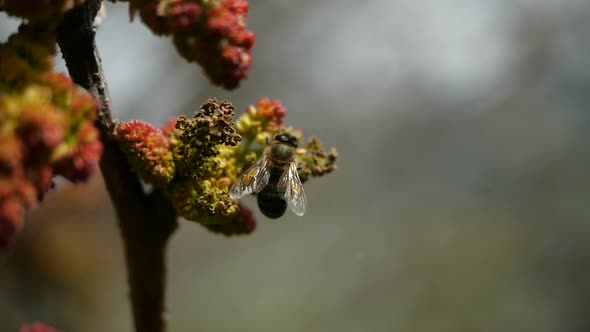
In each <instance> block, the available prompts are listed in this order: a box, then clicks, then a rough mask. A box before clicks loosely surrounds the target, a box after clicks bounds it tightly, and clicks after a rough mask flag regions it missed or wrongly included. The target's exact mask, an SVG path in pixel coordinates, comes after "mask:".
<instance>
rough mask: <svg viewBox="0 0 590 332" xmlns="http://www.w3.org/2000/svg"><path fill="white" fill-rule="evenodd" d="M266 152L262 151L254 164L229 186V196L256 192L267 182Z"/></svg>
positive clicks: (268, 175) (267, 163)
mask: <svg viewBox="0 0 590 332" xmlns="http://www.w3.org/2000/svg"><path fill="white" fill-rule="evenodd" d="M268 165H269V162H268V154H267V153H263V154H262V157H260V159H258V160H257V161H256V162H255V163H254V165H252V166H250V168H248V169H247V170H246V171H245V172H244V173H242V175H240V177H239V178H238V180H237V181H236V182H235V183H234V184H232V186H231V187H230V188H229V197H231V198H233V199H238V198H240V197H242V196H245V195H248V194H252V193H257V192H259V191H261V190H262V189H264V187H266V185H267V184H268V179H269V178H270V172H269V171H268Z"/></svg>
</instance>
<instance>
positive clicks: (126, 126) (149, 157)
mask: <svg viewBox="0 0 590 332" xmlns="http://www.w3.org/2000/svg"><path fill="white" fill-rule="evenodd" d="M116 131H117V138H118V140H119V142H120V143H121V149H122V150H123V152H125V154H126V155H127V158H128V160H129V162H130V163H131V166H132V167H133V169H134V170H135V171H136V172H137V173H138V174H139V175H140V177H141V178H142V179H143V180H144V181H146V182H148V183H153V184H157V185H164V184H166V183H168V182H170V180H172V177H173V176H174V172H175V166H174V161H173V158H172V151H171V150H170V140H169V138H168V137H167V136H166V135H164V133H163V132H162V130H160V129H159V128H155V127H153V126H152V125H150V124H149V123H146V122H143V121H138V120H134V121H129V122H123V123H121V124H119V125H118V126H117V129H116Z"/></svg>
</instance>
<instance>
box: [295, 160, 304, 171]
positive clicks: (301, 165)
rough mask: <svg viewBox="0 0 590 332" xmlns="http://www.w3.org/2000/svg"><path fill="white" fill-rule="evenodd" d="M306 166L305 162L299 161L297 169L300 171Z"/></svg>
mask: <svg viewBox="0 0 590 332" xmlns="http://www.w3.org/2000/svg"><path fill="white" fill-rule="evenodd" d="M304 167H305V163H304V162H302V161H298V162H297V170H298V171H300V170H302V169H303V168H304Z"/></svg>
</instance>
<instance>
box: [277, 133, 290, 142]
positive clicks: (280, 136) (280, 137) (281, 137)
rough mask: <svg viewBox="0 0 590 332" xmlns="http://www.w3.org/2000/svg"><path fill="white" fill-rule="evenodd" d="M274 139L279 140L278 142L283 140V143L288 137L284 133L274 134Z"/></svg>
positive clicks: (287, 140)
mask: <svg viewBox="0 0 590 332" xmlns="http://www.w3.org/2000/svg"><path fill="white" fill-rule="evenodd" d="M275 141H279V142H283V143H288V142H289V137H287V135H285V134H281V135H277V136H275Z"/></svg>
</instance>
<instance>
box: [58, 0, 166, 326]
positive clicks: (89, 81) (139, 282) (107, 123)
mask: <svg viewBox="0 0 590 332" xmlns="http://www.w3.org/2000/svg"><path fill="white" fill-rule="evenodd" d="M100 5H101V0H87V1H86V2H85V3H84V4H83V5H81V6H78V7H76V8H74V9H72V10H70V11H69V12H67V13H66V15H65V16H64V19H63V21H62V22H61V23H60V24H59V26H58V28H57V42H58V44H59V46H60V48H61V52H62V54H63V57H64V59H65V62H66V66H67V67H68V71H69V73H70V75H71V77H72V79H73V80H74V82H76V83H77V84H78V85H80V86H82V87H84V88H85V89H87V90H88V91H89V92H90V93H91V94H92V95H93V96H94V98H95V99H96V101H97V102H98V104H99V107H98V119H97V121H96V125H97V127H98V128H99V129H100V132H101V140H102V142H103V144H104V152H103V155H102V158H101V160H100V169H101V172H102V175H103V178H104V181H105V184H106V187H107V190H108V192H109V195H110V197H111V201H112V203H113V205H114V207H115V210H116V213H117V218H118V222H119V228H120V231H121V235H122V239H123V243H124V248H125V255H126V263H127V271H128V282H129V287H130V298H131V306H132V311H133V318H134V323H135V330H136V331H137V332H164V331H166V327H167V315H166V311H165V296H164V294H165V281H166V273H165V272H166V271H165V250H166V245H167V242H168V239H169V238H170V236H171V235H172V233H173V232H174V230H175V229H176V227H177V221H176V213H175V211H174V209H173V207H172V205H171V204H170V201H169V200H168V199H167V198H166V197H164V195H163V194H162V193H161V192H160V191H154V192H152V193H151V194H147V193H145V192H144V190H143V188H142V185H141V183H140V181H139V179H138V178H137V176H136V175H135V174H134V173H132V172H131V168H130V166H129V164H128V162H127V160H126V158H125V156H124V155H123V153H122V152H121V150H120V149H119V146H118V143H117V141H116V140H115V138H114V134H113V133H114V128H115V125H116V121H115V120H114V118H113V116H112V113H111V101H110V96H109V92H108V88H107V84H106V81H105V78H104V73H103V70H102V63H101V59H100V56H99V54H98V50H97V48H96V45H95V28H94V27H93V21H94V17H95V16H96V13H97V12H98V9H99V8H100Z"/></svg>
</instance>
